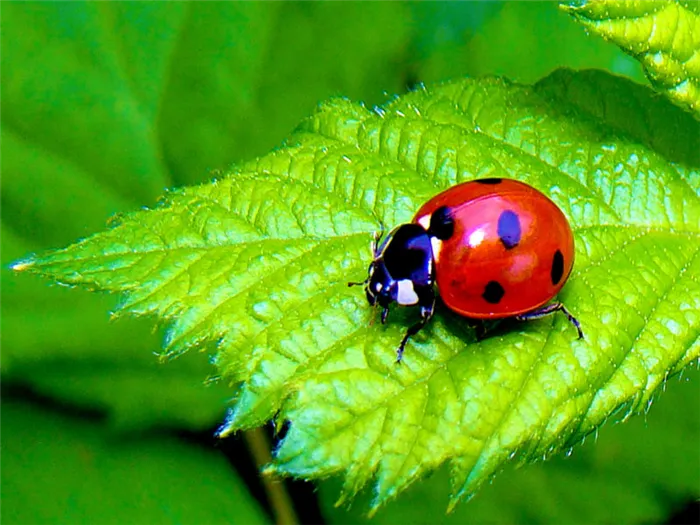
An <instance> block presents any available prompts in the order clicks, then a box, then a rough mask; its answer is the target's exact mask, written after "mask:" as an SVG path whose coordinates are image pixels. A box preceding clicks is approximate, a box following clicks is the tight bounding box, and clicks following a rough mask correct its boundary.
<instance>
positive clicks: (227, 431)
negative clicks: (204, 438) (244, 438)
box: [214, 408, 236, 438]
mask: <svg viewBox="0 0 700 525" xmlns="http://www.w3.org/2000/svg"><path fill="white" fill-rule="evenodd" d="M235 430H236V426H235V424H234V413H233V409H232V408H229V409H227V410H226V417H225V418H224V422H223V423H221V425H220V426H219V428H217V429H216V432H214V436H215V437H217V438H225V437H227V436H230V435H231V434H232V433H233V432H234V431H235Z"/></svg>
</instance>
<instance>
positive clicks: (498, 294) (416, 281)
mask: <svg viewBox="0 0 700 525" xmlns="http://www.w3.org/2000/svg"><path fill="white" fill-rule="evenodd" d="M379 240H380V239H379V238H378V237H375V240H374V242H373V244H372V262H371V263H370V265H369V270H368V274H367V279H365V280H364V281H362V282H359V283H348V286H354V285H362V286H364V289H365V293H366V295H367V301H368V302H369V304H370V305H371V306H375V305H379V306H380V307H381V308H382V314H381V320H382V323H385V322H386V319H387V316H388V315H389V306H390V305H391V304H392V303H397V304H399V305H401V306H418V307H419V308H420V321H419V322H418V323H416V324H414V325H413V326H411V327H410V328H409V329H408V330H407V331H406V334H405V335H404V337H403V339H402V340H401V343H400V344H399V347H398V350H397V362H400V361H401V358H402V356H403V351H404V348H405V346H406V343H407V342H408V339H409V338H410V337H411V336H413V335H415V334H417V333H418V332H419V331H420V330H421V329H422V328H423V327H424V326H425V325H426V324H427V322H428V321H429V320H430V318H431V317H432V315H433V311H434V309H435V301H436V298H437V292H438V291H439V294H440V298H441V299H442V301H443V302H444V303H445V305H446V306H447V307H448V308H450V309H451V310H453V311H455V312H457V313H458V314H460V315H463V316H465V317H468V318H471V319H503V318H507V317H512V318H515V319H517V320H520V321H524V320H531V319H540V318H542V317H544V316H547V315H550V314H553V313H554V312H562V313H564V315H566V317H567V318H568V320H569V321H570V322H571V324H573V325H574V327H575V328H576V330H577V331H578V336H579V339H580V338H583V331H582V330H581V325H580V323H579V322H578V321H577V320H576V318H575V317H574V316H573V315H571V313H570V312H569V311H568V310H567V309H566V308H565V307H564V305H563V304H562V303H560V302H551V303H550V301H551V300H552V299H553V298H554V297H555V296H556V295H557V293H558V292H559V290H561V288H562V287H563V286H564V283H566V280H567V279H568V277H569V274H570V273H571V269H572V267H573V265H574V237H573V234H572V233H571V227H570V226H569V222H568V221H567V219H566V217H565V216H564V214H563V213H562V211H561V210H560V209H559V208H558V207H557V205H556V204H554V202H552V201H551V200H550V199H549V198H548V197H546V196H545V195H544V194H542V193H541V192H540V191H538V190H536V189H535V188H533V187H532V186H529V185H527V184H524V183H522V182H518V181H515V180H510V179H500V178H488V179H479V180H474V181H469V182H464V183H462V184H458V185H456V186H453V187H451V188H449V189H447V190H446V191H444V192H442V193H440V194H438V195H436V196H435V197H433V198H432V199H430V200H429V201H428V202H427V203H425V204H424V205H423V206H422V207H421V208H420V209H419V210H418V213H416V215H415V217H414V218H413V221H412V222H410V223H407V224H402V225H400V226H397V227H396V228H394V229H393V230H392V231H391V232H390V233H389V234H388V235H387V236H386V238H384V240H383V241H381V243H380V242H379ZM436 288H437V290H436ZM547 303H549V304H547Z"/></svg>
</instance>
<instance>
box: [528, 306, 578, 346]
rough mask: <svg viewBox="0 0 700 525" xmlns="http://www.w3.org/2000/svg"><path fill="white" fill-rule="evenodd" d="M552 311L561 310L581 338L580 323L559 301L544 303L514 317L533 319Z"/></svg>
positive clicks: (540, 317) (549, 313)
mask: <svg viewBox="0 0 700 525" xmlns="http://www.w3.org/2000/svg"><path fill="white" fill-rule="evenodd" d="M554 312H562V313H563V314H564V315H565V316H566V318H567V319H568V320H569V322H570V323H571V324H572V325H574V326H575V327H576V330H577V331H578V338H579V339H583V330H581V323H579V322H578V319H576V318H575V317H574V316H573V315H571V312H569V310H567V309H566V307H565V306H564V305H563V304H562V303H559V302H556V303H552V304H548V305H545V306H543V307H541V308H538V309H537V310H533V311H532V312H528V313H526V314H521V315H516V316H515V318H516V319H517V320H518V321H532V320H534V319H542V318H543V317H545V316H548V315H551V314H553V313H554Z"/></svg>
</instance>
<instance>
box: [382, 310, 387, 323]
mask: <svg viewBox="0 0 700 525" xmlns="http://www.w3.org/2000/svg"><path fill="white" fill-rule="evenodd" d="M388 316H389V309H388V308H384V309H383V310H382V324H386V318H387V317H388Z"/></svg>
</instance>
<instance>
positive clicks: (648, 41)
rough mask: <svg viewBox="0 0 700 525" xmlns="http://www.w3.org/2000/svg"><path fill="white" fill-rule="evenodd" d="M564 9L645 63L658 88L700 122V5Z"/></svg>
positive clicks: (678, 2) (613, 2)
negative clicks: (699, 119)
mask: <svg viewBox="0 0 700 525" xmlns="http://www.w3.org/2000/svg"><path fill="white" fill-rule="evenodd" d="M562 8H563V9H564V10H565V11H568V12H569V13H570V14H571V15H573V16H574V18H575V19H576V20H578V21H579V22H581V23H582V24H583V25H584V27H585V28H586V29H588V30H589V31H591V32H592V33H594V34H598V35H601V36H602V37H603V38H605V39H606V40H609V41H611V42H613V43H615V44H617V45H618V46H620V47H621V48H622V50H623V51H625V52H626V53H629V54H630V55H632V56H633V57H635V58H636V59H637V60H639V61H640V62H641V63H642V65H643V66H644V70H645V71H646V73H647V76H648V78H649V80H650V81H651V82H652V84H654V86H655V87H656V88H657V89H659V90H660V91H662V92H664V93H665V94H666V95H667V96H668V97H669V98H670V99H671V100H672V101H674V102H675V103H676V104H678V105H679V106H681V107H685V108H687V109H689V110H690V111H691V112H692V113H693V114H694V115H695V117H696V118H700V3H698V2H697V1H695V0H690V1H687V0H672V1H664V2H659V1H656V0H641V1H636V2H631V1H620V0H577V1H574V2H571V3H569V4H567V5H562Z"/></svg>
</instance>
